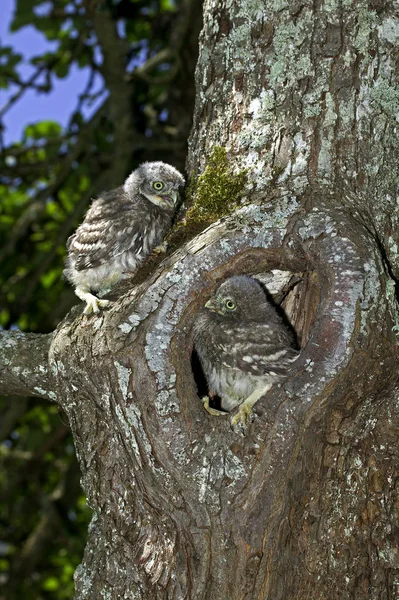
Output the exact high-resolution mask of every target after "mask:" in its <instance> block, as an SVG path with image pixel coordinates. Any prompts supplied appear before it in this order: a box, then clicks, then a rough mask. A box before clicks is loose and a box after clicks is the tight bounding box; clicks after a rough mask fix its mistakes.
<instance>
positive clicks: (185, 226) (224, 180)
mask: <svg viewBox="0 0 399 600" xmlns="http://www.w3.org/2000/svg"><path fill="white" fill-rule="evenodd" d="M247 181H248V171H247V169H243V170H242V171H240V172H239V173H234V169H233V165H232V164H231V163H230V162H229V160H228V158H227V152H226V149H225V148H222V147H221V146H214V147H213V150H212V154H211V156H210V158H209V160H208V163H207V165H206V167H205V170H204V172H203V174H202V175H200V177H199V178H198V180H197V181H195V180H191V181H190V182H189V184H188V186H187V188H186V202H187V204H188V206H189V208H188V210H187V213H186V215H185V218H184V220H183V221H180V222H179V223H177V224H176V225H175V227H174V228H173V229H172V231H171V233H170V235H169V236H168V240H167V241H168V248H169V250H171V251H173V250H175V249H176V248H178V247H179V246H181V244H183V243H184V242H186V241H188V240H189V239H191V238H193V237H194V236H196V235H198V234H199V233H200V232H201V231H203V230H204V229H205V228H206V227H208V226H209V225H211V224H212V223H214V222H215V221H217V220H218V219H220V218H221V217H223V216H225V215H228V214H230V213H231V212H233V211H234V209H235V208H237V206H238V205H239V204H240V200H241V198H242V194H243V191H244V188H245V185H246V183H247Z"/></svg>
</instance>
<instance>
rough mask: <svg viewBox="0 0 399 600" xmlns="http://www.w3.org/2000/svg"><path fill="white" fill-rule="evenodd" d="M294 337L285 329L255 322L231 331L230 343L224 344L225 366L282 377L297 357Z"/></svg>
mask: <svg viewBox="0 0 399 600" xmlns="http://www.w3.org/2000/svg"><path fill="white" fill-rule="evenodd" d="M292 343H293V338H292V336H291V333H290V332H289V330H288V329H286V327H285V326H280V327H278V328H277V327H276V326H275V325H273V324H272V325H267V324H263V323H256V324H253V325H249V326H247V327H245V328H244V327H242V328H238V329H235V331H234V333H233V332H231V336H230V339H229V340H228V342H227V343H222V344H221V345H222V351H223V359H222V362H223V364H224V365H225V366H226V367H229V368H232V369H238V370H240V371H244V372H246V373H251V374H252V375H257V376H261V375H265V374H266V373H270V372H273V373H276V374H277V375H280V374H281V375H283V374H285V373H286V371H287V368H288V366H289V364H290V363H291V362H293V361H294V360H295V359H296V358H297V356H298V351H297V350H295V349H294V348H293V346H292Z"/></svg>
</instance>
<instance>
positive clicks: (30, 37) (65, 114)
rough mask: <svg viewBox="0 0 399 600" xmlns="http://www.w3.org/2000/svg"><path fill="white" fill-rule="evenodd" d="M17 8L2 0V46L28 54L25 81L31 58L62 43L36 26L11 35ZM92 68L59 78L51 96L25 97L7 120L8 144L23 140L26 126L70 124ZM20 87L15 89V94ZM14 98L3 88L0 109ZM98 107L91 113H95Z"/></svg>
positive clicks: (11, 0)
mask: <svg viewBox="0 0 399 600" xmlns="http://www.w3.org/2000/svg"><path fill="white" fill-rule="evenodd" d="M14 9H15V0H1V18H0V44H1V46H13V48H14V49H15V50H16V51H17V52H19V53H21V54H23V55H24V57H25V59H26V60H25V62H24V64H22V65H21V67H19V68H18V72H19V73H20V74H21V75H22V79H24V80H25V79H27V78H28V77H29V75H30V74H31V73H32V72H33V71H32V67H31V66H30V65H29V62H28V59H29V58H31V57H33V56H36V55H39V54H41V53H42V52H44V51H48V50H54V49H55V48H57V45H58V42H56V41H54V42H49V41H48V40H47V39H46V38H45V36H44V35H43V34H42V33H40V32H39V31H37V30H36V29H35V28H34V27H31V26H28V27H23V28H22V29H19V30H18V31H16V32H15V33H10V32H9V28H10V23H11V21H12V17H13V13H14ZM88 76H89V69H88V68H84V69H78V68H76V67H73V68H72V69H71V72H70V75H69V76H68V77H66V78H65V79H58V78H55V79H54V80H53V81H54V89H53V91H52V92H51V93H50V94H38V93H37V92H35V91H32V90H28V91H27V92H26V93H25V94H24V96H23V97H22V98H21V99H20V100H19V101H18V102H17V103H16V104H15V105H14V106H13V107H12V108H11V109H10V110H9V111H8V112H7V113H6V115H5V116H4V117H3V124H4V125H5V131H4V135H3V139H4V142H5V144H6V145H8V144H10V143H12V142H15V141H18V140H20V139H21V136H22V132H23V130H24V127H25V126H26V125H27V124H28V123H35V122H37V121H41V120H44V119H46V120H54V121H58V122H59V123H60V124H61V125H66V123H67V122H68V119H69V116H70V114H71V112H72V111H73V109H74V108H75V106H76V103H77V98H78V95H79V93H81V92H82V91H83V89H84V87H85V85H86V82H87V79H88ZM16 91H17V88H16V87H14V89H13V90H12V93H15V92H16ZM9 97H10V92H9V91H7V90H2V89H0V109H1V107H2V106H3V105H4V104H5V102H6V101H7V99H8V98H9ZM94 108H95V107H94V106H93V107H92V109H91V110H90V112H92V111H93V110H94ZM87 112H88V111H86V114H87Z"/></svg>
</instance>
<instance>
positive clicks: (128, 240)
mask: <svg viewBox="0 0 399 600" xmlns="http://www.w3.org/2000/svg"><path fill="white" fill-rule="evenodd" d="M115 225H116V223H115V224H114V226H112V227H110V226H109V224H106V223H104V229H103V230H102V231H97V232H95V233H94V234H93V232H92V234H91V235H90V242H89V243H85V242H80V239H82V238H81V237H80V236H78V235H77V236H76V238H77V239H76V240H74V241H73V242H72V244H73V251H74V252H75V253H76V250H78V255H77V258H76V262H75V269H76V270H77V271H84V270H85V269H92V268H95V267H99V266H101V265H103V264H104V263H106V262H108V261H109V260H110V258H114V257H115V256H119V255H120V254H123V253H124V252H132V253H135V254H137V255H139V254H140V252H141V251H142V249H143V234H144V232H143V230H142V229H141V225H139V224H138V223H137V222H136V223H131V224H129V226H128V227H126V223H124V224H122V223H121V224H120V225H121V228H120V229H119V228H117V227H115ZM82 246H83V247H82Z"/></svg>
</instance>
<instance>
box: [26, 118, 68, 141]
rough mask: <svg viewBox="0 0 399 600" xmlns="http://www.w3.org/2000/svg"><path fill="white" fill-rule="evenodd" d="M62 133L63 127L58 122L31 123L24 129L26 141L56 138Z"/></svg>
mask: <svg viewBox="0 0 399 600" xmlns="http://www.w3.org/2000/svg"><path fill="white" fill-rule="evenodd" d="M61 133H62V127H61V125H60V124H59V123H57V121H39V122H38V123H31V124H30V125H27V126H26V127H25V129H24V140H27V139H34V140H40V139H42V138H55V137H58V136H59V135H60V134H61Z"/></svg>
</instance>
